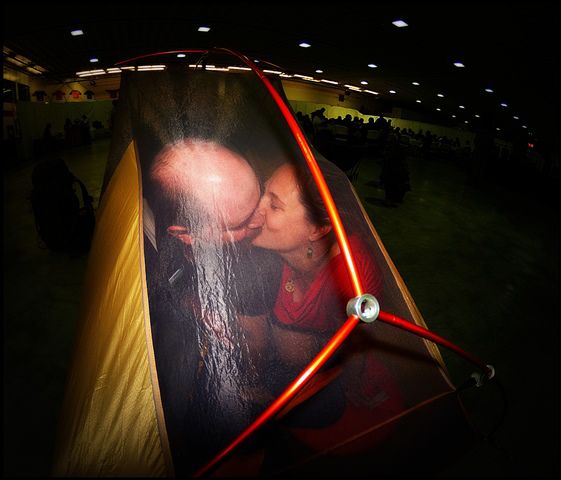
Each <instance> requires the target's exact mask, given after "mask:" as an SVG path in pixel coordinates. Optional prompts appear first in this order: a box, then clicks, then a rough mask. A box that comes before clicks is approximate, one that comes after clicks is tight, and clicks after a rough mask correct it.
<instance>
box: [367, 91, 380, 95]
mask: <svg viewBox="0 0 561 480" xmlns="http://www.w3.org/2000/svg"><path fill="white" fill-rule="evenodd" d="M364 91H365V92H368V93H372V94H374V95H380V93H379V92H375V91H374V90H364Z"/></svg>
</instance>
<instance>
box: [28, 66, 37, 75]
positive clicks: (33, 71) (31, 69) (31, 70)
mask: <svg viewBox="0 0 561 480" xmlns="http://www.w3.org/2000/svg"><path fill="white" fill-rule="evenodd" d="M25 69H26V70H27V71H28V72H31V73H34V74H35V75H41V72H40V71H39V70H37V69H35V68H33V67H25Z"/></svg>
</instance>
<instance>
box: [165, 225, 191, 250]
mask: <svg viewBox="0 0 561 480" xmlns="http://www.w3.org/2000/svg"><path fill="white" fill-rule="evenodd" d="M167 232H168V234H169V235H171V236H172V237H175V238H177V239H178V240H180V241H182V242H183V243H184V244H185V245H191V243H192V242H193V237H191V235H190V234H189V231H188V230H187V228H185V227H180V226H179V225H171V226H170V227H168V228H167Z"/></svg>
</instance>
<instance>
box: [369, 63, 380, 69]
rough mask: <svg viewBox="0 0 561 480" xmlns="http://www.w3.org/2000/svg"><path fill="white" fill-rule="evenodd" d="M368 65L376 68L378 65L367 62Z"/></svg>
mask: <svg viewBox="0 0 561 480" xmlns="http://www.w3.org/2000/svg"><path fill="white" fill-rule="evenodd" d="M368 66H369V67H370V68H378V65H376V64H375V63H369V64H368Z"/></svg>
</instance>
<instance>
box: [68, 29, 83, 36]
mask: <svg viewBox="0 0 561 480" xmlns="http://www.w3.org/2000/svg"><path fill="white" fill-rule="evenodd" d="M70 35H72V36H73V37H78V36H79V35H84V32H83V31H82V30H71V31H70Z"/></svg>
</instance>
